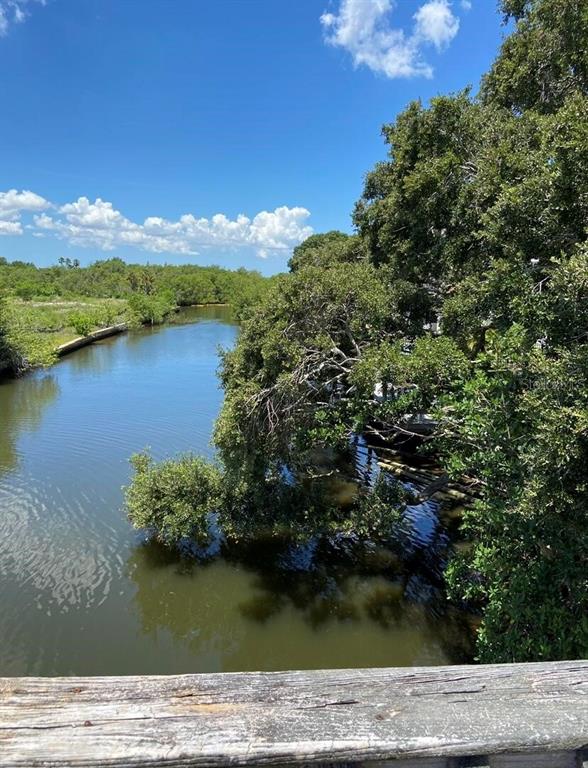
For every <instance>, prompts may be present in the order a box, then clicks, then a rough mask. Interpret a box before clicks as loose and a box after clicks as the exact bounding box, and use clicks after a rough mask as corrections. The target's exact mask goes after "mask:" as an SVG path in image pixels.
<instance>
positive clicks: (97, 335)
mask: <svg viewBox="0 0 588 768" xmlns="http://www.w3.org/2000/svg"><path fill="white" fill-rule="evenodd" d="M128 329H129V326H128V323H117V324H116V325H109V326H108V327H107V328H99V329H98V330H97V331H92V332H91V333H89V334H88V335H87V336H78V337H77V338H75V339H72V340H71V341H66V342H65V344H60V345H59V346H58V347H57V349H56V350H55V353H56V354H57V357H64V356H65V355H69V354H71V353H72V352H75V351H76V350H77V349H82V347H87V346H89V345H90V344H93V343H94V342H95V341H100V340H101V339H108V338H109V337H110V336H116V335H117V334H119V333H125V332H126V331H128Z"/></svg>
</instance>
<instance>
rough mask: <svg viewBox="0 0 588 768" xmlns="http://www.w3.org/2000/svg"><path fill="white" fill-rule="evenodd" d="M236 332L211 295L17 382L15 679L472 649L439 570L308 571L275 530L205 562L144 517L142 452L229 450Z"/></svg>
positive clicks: (10, 549)
mask: <svg viewBox="0 0 588 768" xmlns="http://www.w3.org/2000/svg"><path fill="white" fill-rule="evenodd" d="M237 332H238V329H237V326H236V325H235V324H234V323H233V322H231V320H230V315H229V312H228V310H227V309H226V308H222V307H204V308H199V309H197V310H191V311H189V312H186V313H183V314H182V316H181V317H180V319H179V321H178V322H176V323H175V324H173V325H166V326H162V327H158V328H154V329H144V330H140V331H133V332H131V333H128V334H126V335H123V336H118V337H114V338H112V339H108V340H104V341H102V342H100V343H98V344H94V345H92V346H89V347H86V348H84V349H82V350H80V351H78V352H75V353H74V354H72V355H71V356H69V357H67V358H65V359H63V360H62V361H61V362H59V363H58V364H57V365H55V366H54V367H53V368H51V369H48V370H44V371H35V372H33V373H31V374H29V375H27V376H25V377H23V378H22V379H19V380H9V381H5V382H3V383H1V384H0V676H2V675H6V676H10V675H105V674H111V675H122V674H170V673H181V672H220V671H236V670H276V669H292V668H321V667H363V666H405V665H413V664H425V665H426V664H431V665H433V664H443V663H451V662H454V661H459V660H461V659H462V658H463V655H464V653H465V651H464V648H465V647H466V645H467V644H466V642H465V639H464V628H463V625H462V623H461V621H460V620H459V619H458V618H457V617H456V615H455V614H453V613H451V612H449V613H447V612H446V611H444V610H440V609H439V604H440V602H439V600H438V599H431V595H432V593H433V592H435V590H434V588H433V587H432V586H431V585H430V584H428V583H426V580H425V582H423V576H422V574H419V573H413V574H411V573H408V574H407V573H406V571H403V572H402V573H399V574H398V577H397V578H396V577H391V576H390V573H389V571H390V568H389V567H387V568H384V569H383V570H381V569H380V570H381V572H374V569H373V568H366V567H363V566H362V567H357V568H353V569H348V568H347V569H346V568H344V567H341V566H336V565H333V566H332V568H330V567H329V568H325V567H324V566H323V567H322V568H318V567H307V565H308V564H306V565H305V553H304V552H292V551H289V552H282V553H277V555H276V553H275V552H272V558H273V562H274V563H275V562H276V560H277V561H279V563H280V566H279V567H272V568H268V567H266V565H264V561H265V559H266V558H264V556H263V553H264V552H265V553H267V552H268V551H270V550H272V545H271V544H269V543H266V544H260V545H259V552H258V553H257V554H255V553H254V555H253V556H251V553H250V557H249V558H239V559H235V558H227V557H216V558H212V559H210V560H209V561H207V562H198V561H195V560H193V559H190V558H186V557H181V556H179V555H176V554H174V553H170V552H168V551H166V550H164V549H162V548H161V547H159V546H157V545H155V544H153V543H149V542H146V541H145V537H144V536H143V534H142V533H141V532H138V531H135V530H133V529H132V528H131V526H130V525H129V523H128V521H127V520H126V517H125V514H124V510H123V508H122V507H123V496H122V486H123V485H125V484H126V483H127V482H128V480H129V478H130V467H129V462H128V459H129V456H130V455H131V454H132V453H134V452H136V451H140V450H143V449H144V448H149V449H150V451H151V452H152V454H153V455H154V456H155V457H156V458H163V457H167V456H173V455H174V454H177V453H179V452H183V451H193V452H196V453H202V454H206V455H208V456H211V455H213V449H212V447H211V445H210V435H211V430H212V425H213V421H214V419H215V417H216V415H217V413H218V410H219V407H220V404H221V400H222V393H221V391H220V389H219V386H218V380H217V377H216V369H217V367H218V347H219V345H220V346H222V347H230V346H231V345H232V344H233V343H234V341H235V338H236V335H237ZM423 552H424V550H423ZM373 555H374V557H377V555H378V553H377V552H375V553H373ZM417 555H418V551H417ZM423 556H424V555H423ZM419 580H420V581H419ZM441 603H442V598H441Z"/></svg>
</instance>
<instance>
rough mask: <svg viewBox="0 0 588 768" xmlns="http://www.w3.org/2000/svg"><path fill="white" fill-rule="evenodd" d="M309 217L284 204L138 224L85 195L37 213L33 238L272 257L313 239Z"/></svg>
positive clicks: (160, 250)
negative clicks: (232, 214)
mask: <svg viewBox="0 0 588 768" xmlns="http://www.w3.org/2000/svg"><path fill="white" fill-rule="evenodd" d="M41 199H42V198H41ZM309 216H310V212H309V211H308V210H307V209H306V208H300V207H296V208H288V207H287V206H282V207H280V208H276V209H275V210H274V211H261V212H260V213H258V214H257V215H256V216H254V217H253V219H250V218H248V217H247V216H245V215H244V214H240V215H239V216H237V218H236V219H229V218H228V217H227V216H225V214H223V213H217V214H216V215H214V216H212V217H211V218H210V219H207V218H197V217H196V216H194V215H193V214H191V213H187V214H184V215H183V216H181V217H180V218H179V219H178V220H176V221H171V220H169V219H164V218H162V217H160V216H149V217H148V218H146V219H145V220H144V221H143V222H142V223H138V222H134V221H132V220H131V219H128V218H127V217H126V216H124V215H123V214H122V213H121V212H120V211H118V210H116V209H115V208H114V206H113V205H112V203H110V202H107V201H105V200H101V199H100V198H98V199H96V200H95V201H94V202H91V201H90V200H89V199H88V198H87V197H80V198H78V199H77V200H76V201H75V202H72V203H67V204H66V205H62V206H61V207H60V208H58V209H57V212H56V213H55V214H53V215H49V214H47V213H39V214H37V215H35V216H34V218H33V224H32V225H30V228H31V229H32V230H34V231H33V234H37V235H38V234H39V233H40V232H46V233H51V234H53V235H55V236H56V237H58V238H60V239H63V240H66V241H67V242H69V243H71V244H72V245H77V246H81V247H84V248H86V247H95V248H100V249H101V250H103V251H112V250H114V249H115V248H118V247H120V246H131V247H134V248H138V249H140V250H143V251H150V252H153V253H179V254H186V255H196V254H197V253H198V249H201V248H212V247H215V248H218V249H221V250H223V249H224V250H232V249H235V248H246V247H250V248H254V249H255V250H256V251H257V253H258V255H259V256H261V257H262V258H266V257H267V256H268V255H269V254H271V253H275V252H278V251H285V250H290V249H291V248H293V247H294V246H295V245H297V244H298V243H300V242H301V241H302V240H304V239H305V238H306V237H308V236H309V235H311V234H312V231H313V230H312V227H310V226H309V225H308V224H307V223H306V222H307V219H308V217H309Z"/></svg>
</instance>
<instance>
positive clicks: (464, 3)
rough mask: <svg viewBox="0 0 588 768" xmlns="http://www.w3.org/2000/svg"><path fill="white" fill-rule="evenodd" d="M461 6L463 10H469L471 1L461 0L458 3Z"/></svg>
mask: <svg viewBox="0 0 588 768" xmlns="http://www.w3.org/2000/svg"><path fill="white" fill-rule="evenodd" d="M460 5H461V7H462V8H463V10H464V11H471V10H472V2H471V0H461V3H460Z"/></svg>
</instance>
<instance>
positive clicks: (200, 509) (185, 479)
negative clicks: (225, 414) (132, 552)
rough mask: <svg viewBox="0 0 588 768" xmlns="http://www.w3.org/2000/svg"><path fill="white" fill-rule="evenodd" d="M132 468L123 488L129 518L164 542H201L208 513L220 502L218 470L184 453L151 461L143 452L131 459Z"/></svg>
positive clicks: (205, 534)
mask: <svg viewBox="0 0 588 768" xmlns="http://www.w3.org/2000/svg"><path fill="white" fill-rule="evenodd" d="M131 464H132V465H133V468H134V470H135V476H134V478H133V481H132V483H131V484H130V485H129V486H128V487H127V488H126V489H125V498H126V504H127V510H128V514H129V519H130V520H131V522H132V524H133V525H134V526H135V527H137V528H146V529H147V530H149V531H150V532H151V533H152V534H153V535H155V536H156V537H157V538H158V539H159V540H160V541H162V542H163V543H165V544H170V545H171V544H175V543H177V542H178V541H180V540H181V539H184V538H193V539H196V540H197V541H199V542H200V543H205V542H206V541H207V540H208V538H209V515H210V513H211V512H214V511H215V510H216V509H218V507H219V505H220V504H221V495H222V491H221V484H222V475H221V471H220V470H219V469H218V467H216V466H215V465H214V464H211V463H210V462H207V461H206V460H205V459H202V458H200V457H196V456H191V455H185V456H180V457H179V458H178V459H174V460H167V461H162V462H159V463H157V464H156V463H154V462H153V460H152V459H151V457H150V456H148V455H147V454H146V453H140V454H136V455H135V456H133V457H132V458H131Z"/></svg>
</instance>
